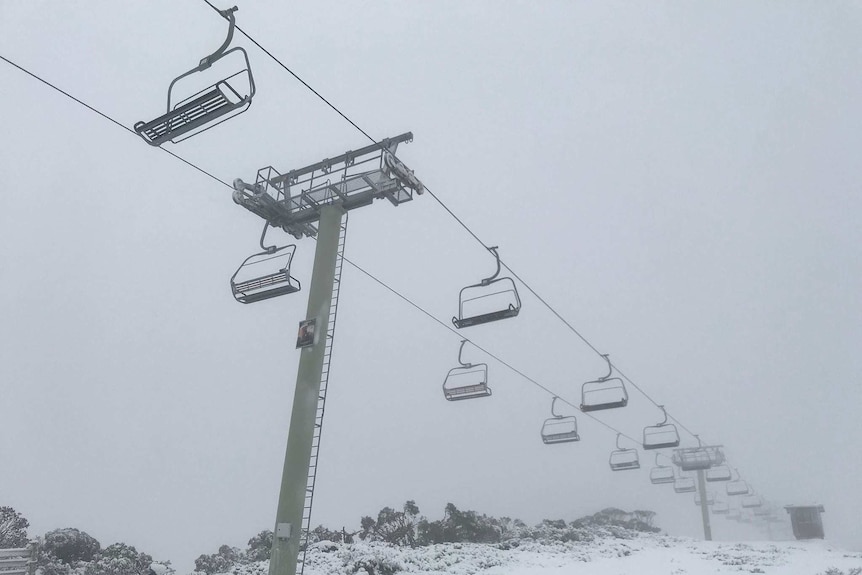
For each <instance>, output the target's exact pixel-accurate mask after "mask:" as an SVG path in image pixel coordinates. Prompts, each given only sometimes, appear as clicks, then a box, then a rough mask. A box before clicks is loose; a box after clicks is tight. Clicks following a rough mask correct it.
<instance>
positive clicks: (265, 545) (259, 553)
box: [245, 529, 272, 561]
mask: <svg viewBox="0 0 862 575" xmlns="http://www.w3.org/2000/svg"><path fill="white" fill-rule="evenodd" d="M271 554H272V531H270V530H269V529H265V530H263V531H261V532H260V533H258V534H257V535H255V536H254V537H252V538H251V539H249V540H248V549H246V550H245V556H246V559H248V560H249V561H269V557H270V555H271Z"/></svg>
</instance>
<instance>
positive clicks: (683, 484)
mask: <svg viewBox="0 0 862 575" xmlns="http://www.w3.org/2000/svg"><path fill="white" fill-rule="evenodd" d="M673 490H674V491H675V492H676V493H691V492H693V491H697V486H696V485H695V483H694V477H677V478H676V479H675V480H674V482H673Z"/></svg>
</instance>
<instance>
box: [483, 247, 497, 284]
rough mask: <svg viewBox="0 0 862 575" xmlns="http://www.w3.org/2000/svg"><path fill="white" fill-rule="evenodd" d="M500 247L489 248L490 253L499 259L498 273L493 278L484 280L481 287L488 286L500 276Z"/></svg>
mask: <svg viewBox="0 0 862 575" xmlns="http://www.w3.org/2000/svg"><path fill="white" fill-rule="evenodd" d="M498 247H499V246H493V247H490V248H488V251H489V252H491V253H492V254H494V257H495V258H496V259H497V271H496V272H495V273H494V275H492V276H491V277H489V278H485V279H483V280H482V281H481V282H480V284H479V285H482V286H487V285H488V284H490V283H491V282H492V281H494V278H496V277H497V276H498V275H500V254H499V253H497V248H498Z"/></svg>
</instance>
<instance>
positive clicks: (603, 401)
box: [581, 377, 629, 412]
mask: <svg viewBox="0 0 862 575" xmlns="http://www.w3.org/2000/svg"><path fill="white" fill-rule="evenodd" d="M628 404H629V395H628V392H627V391H626V387H625V384H623V380H622V379H620V378H618V377H612V378H608V379H597V380H595V381H588V382H586V383H585V384H583V385H582V386H581V411H584V412H588V411H601V410H603V409H616V408H618V407H625V406H627V405H628Z"/></svg>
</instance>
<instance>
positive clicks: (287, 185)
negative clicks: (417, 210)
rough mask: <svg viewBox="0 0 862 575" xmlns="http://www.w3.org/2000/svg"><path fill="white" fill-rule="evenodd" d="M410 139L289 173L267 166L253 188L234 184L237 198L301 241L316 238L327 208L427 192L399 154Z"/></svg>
mask: <svg viewBox="0 0 862 575" xmlns="http://www.w3.org/2000/svg"><path fill="white" fill-rule="evenodd" d="M411 141H413V134H412V133H410V132H406V133H404V134H401V135H400V136H395V137H394V138H386V139H384V140H382V141H381V142H379V143H376V144H371V145H368V146H365V147H364V148H360V149H359V150H355V151H347V152H345V153H343V154H341V155H340V156H337V157H335V158H331V159H325V160H322V161H320V162H317V163H316V164H311V165H309V166H305V167H304V168H299V169H296V170H290V171H289V172H287V173H286V174H281V173H279V172H278V171H276V170H275V168H273V167H272V166H267V167H266V168H261V169H260V170H258V172H257V179H256V180H255V183H254V184H247V183H245V182H243V181H242V180H240V179H237V180H234V184H233V186H234V190H235V191H234V194H233V200H234V202H236V203H237V204H239V205H241V206H243V207H244V208H246V209H247V210H248V211H250V212H252V213H254V214H257V215H258V216H260V217H262V218H263V219H264V220H266V221H267V222H269V225H270V226H272V227H275V228H281V229H283V230H284V231H286V232H287V233H289V234H291V235H293V236H294V237H296V238H297V239H300V238H302V237H303V236H307V237H314V236H316V235H317V226H316V225H315V224H316V222H317V221H318V220H319V219H320V208H321V207H322V206H325V205H330V204H340V205H341V207H342V208H343V209H344V210H345V211H349V210H352V209H354V208H359V207H363V206H367V205H370V204H371V203H372V202H373V201H374V200H377V199H381V198H386V199H387V200H389V201H390V202H391V203H392V205H394V206H398V205H400V204H403V203H404V202H409V201H410V200H412V199H413V194H414V193H416V194H422V192H424V191H425V187H424V186H423V185H422V182H420V181H419V179H418V178H416V176H415V175H413V171H412V170H410V169H409V168H408V167H407V166H405V165H404V163H403V162H402V161H401V160H399V159H398V158H397V157H396V156H395V151H396V149H397V148H398V144H400V143H408V142H411Z"/></svg>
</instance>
